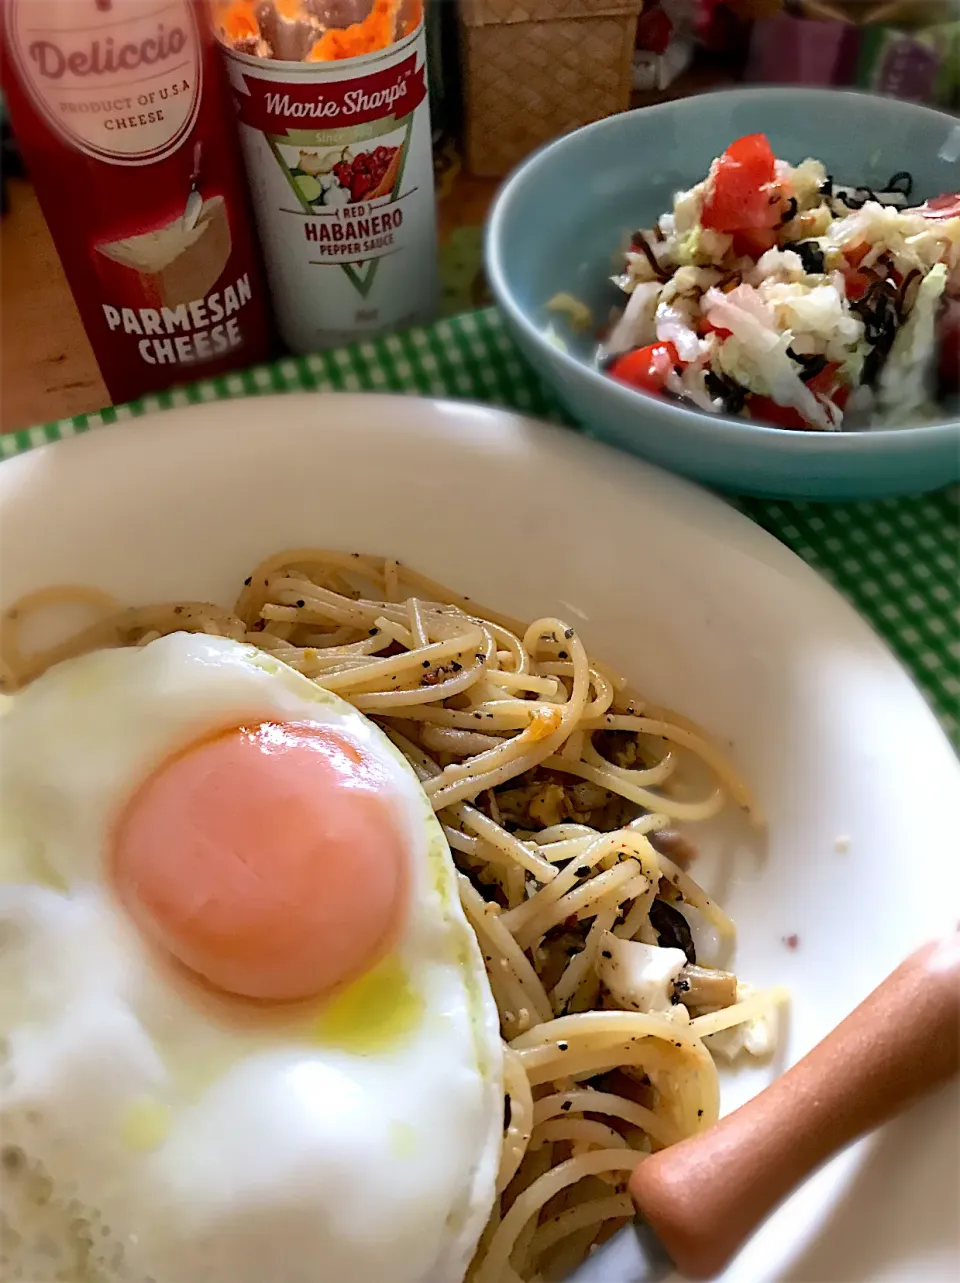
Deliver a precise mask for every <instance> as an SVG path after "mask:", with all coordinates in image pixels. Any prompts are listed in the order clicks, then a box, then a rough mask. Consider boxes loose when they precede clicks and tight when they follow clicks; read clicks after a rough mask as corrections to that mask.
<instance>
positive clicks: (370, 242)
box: [214, 0, 438, 352]
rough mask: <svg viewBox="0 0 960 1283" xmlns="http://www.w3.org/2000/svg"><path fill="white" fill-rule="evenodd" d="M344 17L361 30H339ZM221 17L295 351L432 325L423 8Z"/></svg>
mask: <svg viewBox="0 0 960 1283" xmlns="http://www.w3.org/2000/svg"><path fill="white" fill-rule="evenodd" d="M344 8H347V9H349V10H352V13H351V14H350V15H349V16H352V17H354V18H356V21H354V22H350V23H348V24H347V25H346V26H345V27H340V26H336V25H333V17H334V16H339V17H340V18H341V20H342V19H343V18H344V16H345V15H344V14H343V12H342V10H343V9H344ZM218 9H219V10H220V22H219V24H218V34H219V35H220V38H221V40H222V42H223V44H224V48H225V53H226V58H227V67H228V73H229V77H230V83H231V86H232V89H233V94H234V100H235V103H236V107H237V117H238V120H239V122H240V136H241V142H242V146H243V153H244V159H245V161H246V167H247V176H248V180H249V184H250V189H251V192H252V196H253V203H254V209H255V212H256V217H257V223H258V227H259V232H260V242H261V245H262V247H263V252H264V256H265V259H266V264H267V274H268V278H269V283H270V289H271V295H272V299H273V307H274V312H275V315H276V318H277V324H278V327H279V329H280V332H281V335H282V337H283V338H284V340H285V341H286V343H287V344H288V346H289V347H290V348H292V349H293V350H294V351H296V352H312V351H315V350H317V349H318V348H322V347H329V346H332V345H335V344H339V343H343V342H348V341H351V340H354V339H358V338H362V337H364V336H366V335H370V334H374V333H376V332H378V331H381V330H384V329H388V328H389V329H396V328H400V327H403V326H406V325H412V324H416V323H419V322H424V321H429V320H430V319H431V318H432V317H433V316H434V315H435V313H436V308H437V303H438V282H437V242H436V209H435V206H434V186H433V155H432V146H431V135H430V109H429V105H428V102H427V80H426V74H427V73H426V39H425V34H424V19H423V6H422V4H420V3H413V4H411V3H410V2H409V0H373V3H372V4H371V3H370V0H340V4H339V6H337V5H331V4H329V3H327V4H323V3H315V2H311V0H303V2H302V3H297V0H293V2H292V3H291V0H286V3H279V2H277V3H276V4H275V5H269V4H260V5H257V6H256V7H255V9H254V10H253V21H252V22H251V23H249V24H248V23H247V14H248V13H249V12H250V11H249V10H247V9H245V8H244V7H242V6H238V5H237V4H236V3H232V4H228V5H225V6H223V5H222V6H215V9H214V12H215V14H216V13H217V10H218ZM336 9H339V10H340V11H341V12H340V13H339V14H338V15H334V14H333V13H332V12H331V11H332V10H336ZM379 42H383V47H379V48H372V49H369V52H362V53H354V52H353V51H354V50H356V49H364V48H369V46H370V45H371V44H374V45H375V44H377V43H379ZM278 54H284V55H286V56H285V57H278V56H277V55H278Z"/></svg>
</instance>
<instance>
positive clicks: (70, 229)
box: [0, 0, 270, 401]
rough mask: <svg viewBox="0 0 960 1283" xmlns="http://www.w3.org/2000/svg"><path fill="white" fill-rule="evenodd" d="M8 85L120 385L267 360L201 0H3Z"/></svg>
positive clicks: (260, 301)
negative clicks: (195, 1) (194, 0)
mask: <svg viewBox="0 0 960 1283" xmlns="http://www.w3.org/2000/svg"><path fill="white" fill-rule="evenodd" d="M0 18H2V23H3V30H2V44H3V64H4V90H5V93H6V96H7V101H8V106H9V109H10V114H11V118H12V121H13V125H14V129H15V131H16V133H17V137H18V140H19V142H20V145H21V147H22V150H23V153H24V156H25V158H26V161H27V164H28V167H29V171H30V177H31V179H32V180H33V183H34V186H35V188H36V191H37V195H38V197H39V199H40V203H41V206H42V208H43V212H44V215H45V217H46V219H47V222H48V224H49V225H50V230H51V232H52V233H53V237H54V240H55V242H56V245H57V249H58V252H59V254H60V257H61V260H62V262H63V267H64V270H65V272H66V274H67V278H68V280H69V282H70V286H71V289H72V290H73V294H74V297H75V299H76V302H77V306H78V308H79V310H80V313H81V316H82V318H83V322H84V326H85V328H86V330H87V334H88V335H89V337H90V341H91V343H92V344H93V348H94V352H95V353H96V356H97V360H98V362H99V364H100V368H101V371H102V373H103V376H104V379H105V380H106V383H107V386H108V388H109V391H110V395H111V396H112V397H113V398H114V400H116V401H122V400H128V399H131V398H133V397H136V396H139V395H140V394H142V393H144V392H149V391H154V390H157V389H160V388H164V387H168V386H170V385H171V384H174V383H182V382H185V381H188V380H191V379H195V378H198V377H200V376H207V375H215V374H219V373H222V372H224V371H226V370H229V369H234V368H236V367H238V366H241V365H249V364H251V363H252V362H255V361H259V360H263V359H264V358H265V357H267V356H268V355H269V352H270V325H269V312H268V299H267V291H266V285H265V282H264V279H263V274H262V268H261V264H260V258H259V252H258V250H257V246H256V243H255V239H254V236H253V230H252V219H251V216H250V213H249V208H248V203H247V195H246V191H245V188H244V181H243V168H242V162H241V160H240V155H239V148H238V145H237V140H236V126H235V124H234V121H233V118H232V111H231V107H230V99H229V93H228V90H227V88H226V85H225V82H224V77H223V69H222V66H221V60H220V56H219V50H218V48H217V45H216V42H215V41H214V40H213V39H212V35H211V33H210V31H209V26H208V17H207V12H206V7H205V6H204V5H202V4H200V3H194V2H193V0H4V2H3V4H2V5H0Z"/></svg>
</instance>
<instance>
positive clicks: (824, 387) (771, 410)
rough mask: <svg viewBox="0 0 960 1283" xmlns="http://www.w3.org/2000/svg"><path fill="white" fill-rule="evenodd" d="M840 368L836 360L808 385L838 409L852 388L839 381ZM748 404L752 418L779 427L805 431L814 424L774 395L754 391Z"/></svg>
mask: <svg viewBox="0 0 960 1283" xmlns="http://www.w3.org/2000/svg"><path fill="white" fill-rule="evenodd" d="M839 370H840V366H839V365H837V364H836V362H832V363H831V364H829V365H825V366H824V367H823V369H822V370H821V371H820V372H819V374H815V375H814V376H813V378H812V379H810V380H808V382H807V387H808V388H809V389H810V391H811V392H813V393H814V394H815V395H816V396H818V397H821V398H822V399H823V400H828V401H832V402H833V404H834V405H835V406H836V407H837V409H838V410H842V409H843V407H844V406H845V405H846V404H847V400H848V398H849V396H850V389H849V387H847V385H846V384H845V383H841V382H840V381H839V379H838V377H837V375H838V373H839ZM747 405H748V406H749V408H750V417H751V419H761V420H763V422H764V423H772V424H773V425H774V426H775V427H778V428H791V429H793V430H799V431H802V432H805V431H807V430H808V429H810V428H812V426H813V425H812V424H810V423H808V422H807V420H806V419H805V418H804V417H803V415H802V414H801V413H800V411H799V410H795V409H794V407H793V406H792V405H780V403H779V402H778V401H774V400H773V398H772V397H768V396H758V395H756V393H754V394H752V395H751V396H749V397H748V398H747Z"/></svg>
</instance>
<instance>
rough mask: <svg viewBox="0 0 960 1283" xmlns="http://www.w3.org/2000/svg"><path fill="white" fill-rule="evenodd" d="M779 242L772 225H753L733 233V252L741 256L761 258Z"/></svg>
mask: <svg viewBox="0 0 960 1283" xmlns="http://www.w3.org/2000/svg"><path fill="white" fill-rule="evenodd" d="M776 243H777V233H776V232H775V231H774V230H773V228H772V227H751V228H747V229H745V230H744V231H741V232H734V233H733V252H734V254H737V255H739V256H740V257H741V258H761V257H762V256H763V255H764V254H766V252H767V250H768V249H773V247H774V245H776Z"/></svg>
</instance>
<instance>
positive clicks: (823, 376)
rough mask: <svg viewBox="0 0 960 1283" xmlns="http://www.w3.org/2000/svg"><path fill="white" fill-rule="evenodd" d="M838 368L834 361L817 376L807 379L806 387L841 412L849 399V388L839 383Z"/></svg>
mask: <svg viewBox="0 0 960 1283" xmlns="http://www.w3.org/2000/svg"><path fill="white" fill-rule="evenodd" d="M839 373H840V366H839V365H838V364H837V362H836V361H833V362H831V363H830V364H829V365H825V366H824V367H823V369H822V370H821V371H820V373H819V374H815V375H814V376H813V378H812V379H808V381H807V387H808V388H809V389H810V391H811V392H813V393H815V394H816V395H817V396H819V397H823V398H824V399H826V400H828V401H832V402H833V404H834V405H835V406H836V407H837V409H838V410H842V409H843V407H844V406H845V405H846V404H847V401H848V400H849V398H850V388H849V387H848V386H847V384H846V383H841V382H840V379H839V378H838V375H839Z"/></svg>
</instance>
